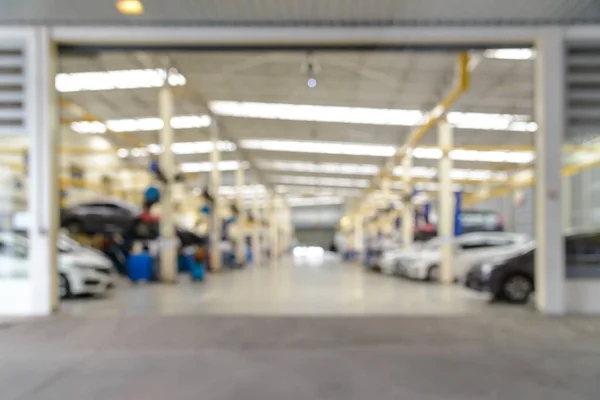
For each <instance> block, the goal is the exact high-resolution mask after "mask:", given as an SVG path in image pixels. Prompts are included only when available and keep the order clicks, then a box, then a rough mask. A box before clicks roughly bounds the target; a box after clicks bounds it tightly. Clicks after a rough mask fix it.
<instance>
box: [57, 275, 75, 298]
mask: <svg viewBox="0 0 600 400" xmlns="http://www.w3.org/2000/svg"><path fill="white" fill-rule="evenodd" d="M58 294H59V295H60V298H61V299H68V298H69V297H72V296H73V293H72V292H71V284H70V283H69V279H68V278H67V276H66V275H65V274H60V275H58Z"/></svg>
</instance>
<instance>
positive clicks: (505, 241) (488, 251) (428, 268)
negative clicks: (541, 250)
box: [398, 232, 531, 281]
mask: <svg viewBox="0 0 600 400" xmlns="http://www.w3.org/2000/svg"><path fill="white" fill-rule="evenodd" d="M530 241H531V239H530V238H529V236H528V235H525V234H520V233H509V232H476V233H467V234H465V235H462V236H459V237H457V238H455V239H454V240H453V242H452V244H453V249H454V259H453V263H452V273H453V275H454V278H455V279H458V280H462V279H463V278H464V276H465V275H466V274H467V272H468V271H469V270H470V269H471V267H473V266H475V265H477V264H481V263H482V262H485V261H486V260H490V259H493V258H499V257H506V256H510V255H512V254H514V253H516V252H518V251H519V250H520V249H521V248H523V246H525V245H527V243H529V242H530ZM441 244H442V242H441V239H440V238H434V239H431V240H430V241H428V242H427V243H425V245H423V247H422V248H421V249H420V250H419V251H416V252H413V253H409V254H407V255H405V256H401V257H400V258H399V259H398V263H399V264H400V267H398V268H399V269H400V271H401V274H402V275H405V276H407V277H409V278H412V279H418V280H431V281H437V280H438V279H439V265H440V257H441V254H440V246H441Z"/></svg>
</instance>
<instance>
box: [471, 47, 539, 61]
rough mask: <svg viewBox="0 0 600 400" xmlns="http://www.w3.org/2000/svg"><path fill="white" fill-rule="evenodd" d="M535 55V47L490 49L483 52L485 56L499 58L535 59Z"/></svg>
mask: <svg viewBox="0 0 600 400" xmlns="http://www.w3.org/2000/svg"><path fill="white" fill-rule="evenodd" d="M535 55H536V54H535V51H534V50H533V49H489V50H486V51H484V52H483V56H484V57H485V58H492V59H498V60H533V59H534V58H535Z"/></svg>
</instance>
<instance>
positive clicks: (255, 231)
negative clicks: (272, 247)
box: [252, 191, 262, 265]
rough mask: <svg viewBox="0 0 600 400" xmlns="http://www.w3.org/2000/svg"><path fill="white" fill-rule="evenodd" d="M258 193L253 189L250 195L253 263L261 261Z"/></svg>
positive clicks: (260, 224) (257, 263)
mask: <svg viewBox="0 0 600 400" xmlns="http://www.w3.org/2000/svg"><path fill="white" fill-rule="evenodd" d="M258 196H259V194H258V191H255V192H254V193H253V195H252V215H253V216H254V223H253V224H252V261H253V264H254V265H260V264H261V263H262V243H261V240H260V233H261V230H262V218H261V216H260V212H259V205H258V203H259V201H260V199H259V197H258Z"/></svg>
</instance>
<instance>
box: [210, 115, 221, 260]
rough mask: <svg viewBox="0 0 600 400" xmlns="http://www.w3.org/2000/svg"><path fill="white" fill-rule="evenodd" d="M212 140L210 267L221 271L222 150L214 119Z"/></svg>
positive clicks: (211, 132) (211, 131)
mask: <svg viewBox="0 0 600 400" xmlns="http://www.w3.org/2000/svg"><path fill="white" fill-rule="evenodd" d="M210 139H211V142H212V151H211V153H210V162H211V164H212V166H211V171H210V194H211V195H212V197H213V204H212V207H211V213H210V223H209V232H210V236H209V240H210V265H211V268H212V270H213V271H218V270H220V269H221V228H222V226H221V216H220V211H221V210H220V206H221V198H220V196H219V188H220V187H221V171H220V170H219V163H220V158H221V154H220V149H219V125H218V123H217V120H216V119H213V121H212V124H211V125H210Z"/></svg>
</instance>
